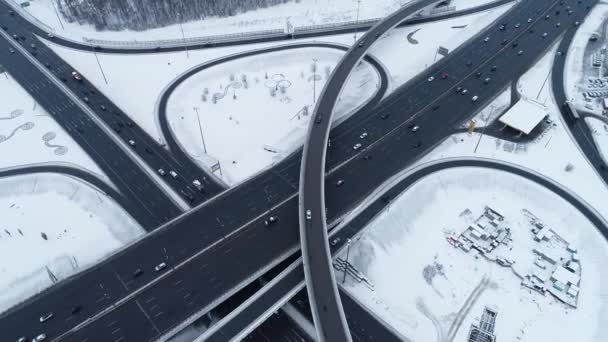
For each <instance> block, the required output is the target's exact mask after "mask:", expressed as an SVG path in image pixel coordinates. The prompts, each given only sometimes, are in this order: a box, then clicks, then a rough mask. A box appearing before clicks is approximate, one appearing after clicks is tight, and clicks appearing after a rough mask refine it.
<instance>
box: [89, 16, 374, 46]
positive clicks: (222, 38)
mask: <svg viewBox="0 0 608 342" xmlns="http://www.w3.org/2000/svg"><path fill="white" fill-rule="evenodd" d="M379 20H381V18H373V19H366V20H359V21H347V22H341V23H332V24H322V25H307V26H298V27H295V28H294V30H293V33H288V32H285V31H284V30H281V29H273V30H259V31H251V32H240V33H229V34H221V35H211V36H202V37H191V38H184V39H161V40H146V41H143V40H142V41H139V40H132V41H115V40H103V39H92V38H87V37H83V38H82V39H83V41H84V42H86V43H87V44H91V45H98V46H102V47H114V48H130V49H148V48H156V47H159V48H163V47H175V46H182V45H194V44H214V43H220V42H226V41H234V40H239V41H242V40H247V39H256V38H259V37H268V36H283V35H292V34H293V35H298V34H303V33H307V32H317V31H326V30H331V29H336V28H357V27H361V26H371V25H373V24H375V23H376V22H378V21H379Z"/></svg>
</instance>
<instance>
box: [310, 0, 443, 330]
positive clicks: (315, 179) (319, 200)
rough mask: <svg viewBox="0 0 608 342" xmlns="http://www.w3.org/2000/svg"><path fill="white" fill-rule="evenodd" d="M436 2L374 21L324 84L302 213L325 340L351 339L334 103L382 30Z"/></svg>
mask: <svg viewBox="0 0 608 342" xmlns="http://www.w3.org/2000/svg"><path fill="white" fill-rule="evenodd" d="M436 2H437V0H418V1H415V2H412V3H410V4H408V5H406V6H404V7H402V8H401V9H400V10H399V11H397V12H395V13H393V14H392V15H390V16H388V17H387V18H386V19H384V20H382V21H380V22H379V23H377V24H376V25H374V27H372V28H371V29H370V30H369V31H368V32H367V33H366V34H365V35H363V36H362V37H361V38H360V39H359V40H358V41H357V42H355V44H354V45H353V46H352V47H351V48H350V49H349V50H348V52H347V53H346V54H345V55H344V57H343V58H342V60H341V61H340V62H339V63H338V65H337V66H336V68H335V69H334V72H333V73H332V75H331V77H330V80H329V81H328V82H327V83H326V85H325V87H324V88H323V91H322V92H321V94H320V98H319V101H317V105H316V107H315V111H314V114H313V120H311V121H310V126H309V129H308V137H307V141H306V143H305V145H304V153H303V155H302V166H301V172H300V193H299V216H300V217H299V218H300V239H301V244H302V258H303V261H304V273H305V277H306V288H307V291H308V296H309V298H310V306H311V310H312V314H313V320H314V323H315V327H316V330H317V337H318V340H319V341H320V342H325V341H331V342H342V341H345V342H350V341H352V338H351V336H350V331H349V329H348V326H347V323H346V318H345V316H344V310H343V308H342V303H341V301H340V296H339V294H338V288H337V285H336V280H335V277H334V272H333V268H332V264H331V253H330V248H329V244H328V236H327V223H326V218H325V184H324V181H325V154H326V152H327V140H328V138H329V130H330V128H331V123H332V114H333V110H334V107H335V105H336V102H337V101H338V96H339V95H340V92H341V91H342V88H343V86H344V84H345V83H346V81H347V80H348V77H349V75H350V72H351V71H352V69H353V68H354V67H355V66H356V65H357V64H358V63H359V61H360V60H361V59H362V58H363V56H364V55H365V52H366V51H367V49H368V48H369V47H370V46H371V45H372V44H373V43H374V42H375V41H376V40H377V39H378V38H379V37H380V36H381V35H382V34H384V33H386V32H387V31H389V30H391V29H392V28H394V27H396V26H397V25H399V24H400V23H401V22H403V21H404V20H406V19H407V18H408V17H411V16H413V15H414V14H415V13H417V12H418V11H420V10H422V9H424V8H425V7H428V6H431V5H433V4H434V3H436Z"/></svg>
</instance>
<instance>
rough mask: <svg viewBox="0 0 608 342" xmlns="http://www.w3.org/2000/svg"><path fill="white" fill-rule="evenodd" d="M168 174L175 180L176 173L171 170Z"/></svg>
mask: <svg viewBox="0 0 608 342" xmlns="http://www.w3.org/2000/svg"><path fill="white" fill-rule="evenodd" d="M169 174H170V175H171V177H173V178H177V172H175V171H173V170H171V171H169Z"/></svg>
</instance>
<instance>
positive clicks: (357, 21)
mask: <svg viewBox="0 0 608 342" xmlns="http://www.w3.org/2000/svg"><path fill="white" fill-rule="evenodd" d="M360 6H361V0H357V20H356V23H357V24H359V7H360ZM356 41H357V30H356V29H355V42H356Z"/></svg>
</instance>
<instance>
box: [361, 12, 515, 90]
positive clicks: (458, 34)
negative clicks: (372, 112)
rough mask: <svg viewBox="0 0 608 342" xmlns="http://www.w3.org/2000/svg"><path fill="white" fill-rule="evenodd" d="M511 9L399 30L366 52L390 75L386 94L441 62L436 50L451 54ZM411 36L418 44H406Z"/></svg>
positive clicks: (392, 32) (384, 37)
mask: <svg viewBox="0 0 608 342" xmlns="http://www.w3.org/2000/svg"><path fill="white" fill-rule="evenodd" d="M511 6H512V4H507V5H503V6H500V7H497V8H494V9H491V10H487V11H484V12H480V13H476V14H472V15H468V16H465V17H459V18H453V19H447V20H442V21H438V22H433V23H427V24H421V25H416V26H408V27H405V28H399V29H395V30H393V31H391V32H389V33H388V34H386V35H385V36H383V37H381V39H380V40H378V41H377V42H376V44H374V45H373V46H372V47H371V48H370V50H369V51H370V53H371V54H373V55H375V56H377V57H378V59H379V60H380V61H382V63H383V64H384V65H385V66H386V68H387V71H388V72H389V75H390V78H391V84H390V88H389V90H388V93H390V92H391V91H393V90H395V89H396V88H397V87H399V86H400V85H402V84H404V83H405V82H407V81H408V80H410V79H411V78H413V77H414V76H416V75H418V74H419V73H421V72H422V71H424V70H425V69H426V68H428V67H429V66H430V65H432V64H434V63H435V62H437V61H439V60H441V59H442V58H443V57H442V56H441V55H438V54H437V49H438V48H439V47H445V48H447V49H449V50H450V51H452V50H454V49H456V48H458V47H459V46H460V45H462V44H463V43H464V42H466V41H467V40H469V39H470V38H471V37H472V36H474V35H475V34H477V33H478V32H479V31H480V30H482V29H484V28H485V27H486V26H488V25H489V24H491V23H492V22H494V21H495V20H496V19H497V18H498V17H499V16H501V15H502V14H504V13H505V12H506V11H507V10H508V9H509V8H511ZM463 26H464V27H463ZM410 34H412V36H411V39H413V40H415V41H417V42H418V44H412V43H410V42H409V41H408V39H407V37H408V35H410Z"/></svg>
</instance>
